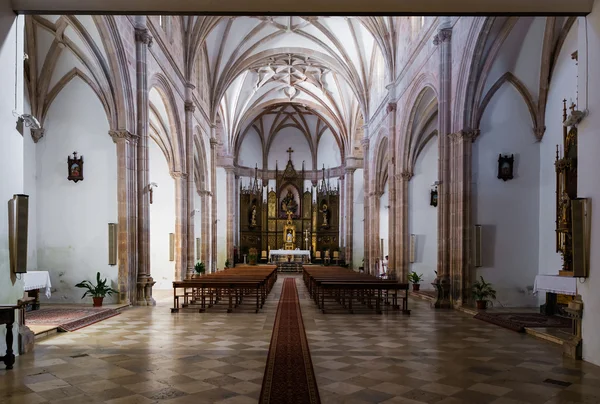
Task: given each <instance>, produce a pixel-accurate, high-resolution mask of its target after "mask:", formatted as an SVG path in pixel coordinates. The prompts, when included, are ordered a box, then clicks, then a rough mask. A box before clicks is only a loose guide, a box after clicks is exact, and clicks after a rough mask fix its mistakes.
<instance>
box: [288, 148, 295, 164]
mask: <svg viewBox="0 0 600 404" xmlns="http://www.w3.org/2000/svg"><path fill="white" fill-rule="evenodd" d="M286 152H288V154H289V155H290V161H292V153H293V152H294V151H293V150H292V148H291V147H290V148H288V149H287V150H286Z"/></svg>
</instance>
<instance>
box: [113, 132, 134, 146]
mask: <svg viewBox="0 0 600 404" xmlns="http://www.w3.org/2000/svg"><path fill="white" fill-rule="evenodd" d="M108 134H109V135H110V137H112V140H113V142H115V143H119V142H120V141H121V142H129V143H133V144H135V143H137V141H138V139H139V136H138V135H134V134H133V133H131V132H129V131H128V130H109V131H108Z"/></svg>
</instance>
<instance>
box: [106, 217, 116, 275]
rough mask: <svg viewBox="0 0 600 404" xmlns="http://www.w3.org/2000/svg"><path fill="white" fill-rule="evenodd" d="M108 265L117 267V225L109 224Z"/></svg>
mask: <svg viewBox="0 0 600 404" xmlns="http://www.w3.org/2000/svg"><path fill="white" fill-rule="evenodd" d="M108 265H111V266H112V265H117V224H116V223H109V224H108Z"/></svg>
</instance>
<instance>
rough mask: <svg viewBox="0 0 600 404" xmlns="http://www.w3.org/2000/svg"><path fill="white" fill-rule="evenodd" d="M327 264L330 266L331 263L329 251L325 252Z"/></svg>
mask: <svg viewBox="0 0 600 404" xmlns="http://www.w3.org/2000/svg"><path fill="white" fill-rule="evenodd" d="M323 261H324V262H325V264H329V263H330V262H331V256H330V255H329V250H325V259H324V260H323Z"/></svg>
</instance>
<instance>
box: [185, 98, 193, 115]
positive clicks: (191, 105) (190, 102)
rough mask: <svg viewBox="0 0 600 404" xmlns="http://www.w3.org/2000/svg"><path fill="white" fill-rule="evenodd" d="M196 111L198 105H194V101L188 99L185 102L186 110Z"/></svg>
mask: <svg viewBox="0 0 600 404" xmlns="http://www.w3.org/2000/svg"><path fill="white" fill-rule="evenodd" d="M194 111H196V105H194V102H193V101H186V102H185V112H192V113H193V112H194Z"/></svg>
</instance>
